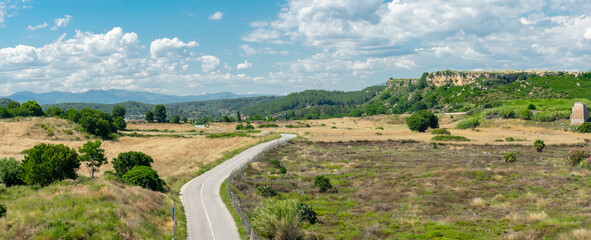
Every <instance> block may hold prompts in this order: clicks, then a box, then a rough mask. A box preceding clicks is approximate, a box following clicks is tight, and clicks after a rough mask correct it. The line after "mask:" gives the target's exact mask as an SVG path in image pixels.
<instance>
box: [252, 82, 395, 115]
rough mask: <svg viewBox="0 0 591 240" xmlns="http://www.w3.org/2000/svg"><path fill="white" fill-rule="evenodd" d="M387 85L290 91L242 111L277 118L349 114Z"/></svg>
mask: <svg viewBox="0 0 591 240" xmlns="http://www.w3.org/2000/svg"><path fill="white" fill-rule="evenodd" d="M384 89H386V86H372V87H368V88H365V89H362V90H359V91H350V92H343V91H325V90H306V91H303V92H296V93H291V94H289V95H287V96H285V97H282V98H278V99H275V100H273V101H269V102H266V103H262V104H258V105H253V106H250V107H246V108H244V109H243V110H242V112H243V113H244V114H245V115H251V116H252V115H255V114H258V115H260V116H269V117H275V118H279V119H318V118H332V117H341V116H346V115H349V114H350V112H351V111H352V110H353V109H356V108H357V107H358V106H360V105H363V104H365V103H366V102H367V101H368V100H370V99H372V98H374V97H375V96H376V95H378V94H379V93H380V92H382V91H384Z"/></svg>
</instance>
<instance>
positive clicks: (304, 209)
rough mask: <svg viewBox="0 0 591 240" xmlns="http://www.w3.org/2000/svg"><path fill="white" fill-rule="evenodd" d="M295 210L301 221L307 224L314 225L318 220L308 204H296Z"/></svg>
mask: <svg viewBox="0 0 591 240" xmlns="http://www.w3.org/2000/svg"><path fill="white" fill-rule="evenodd" d="M297 209H298V211H299V212H300V215H301V216H302V220H304V221H307V222H309V223H310V224H315V223H316V221H318V219H317V218H316V212H315V211H314V209H312V208H311V207H310V206H308V204H305V203H303V202H298V203H297Z"/></svg>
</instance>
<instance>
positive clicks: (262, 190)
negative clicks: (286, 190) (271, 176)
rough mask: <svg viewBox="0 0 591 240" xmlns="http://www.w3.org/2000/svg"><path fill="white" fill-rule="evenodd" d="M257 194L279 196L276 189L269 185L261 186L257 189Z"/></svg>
mask: <svg viewBox="0 0 591 240" xmlns="http://www.w3.org/2000/svg"><path fill="white" fill-rule="evenodd" d="M255 192H256V194H257V195H259V196H261V197H275V196H277V191H275V190H274V189H273V188H271V186H269V185H263V186H259V187H258V188H257V190H256V191H255Z"/></svg>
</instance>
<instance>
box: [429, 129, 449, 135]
mask: <svg viewBox="0 0 591 240" xmlns="http://www.w3.org/2000/svg"><path fill="white" fill-rule="evenodd" d="M431 134H434V135H451V133H450V132H449V130H447V129H445V128H436V129H433V130H431Z"/></svg>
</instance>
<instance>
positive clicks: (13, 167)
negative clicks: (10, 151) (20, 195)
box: [0, 158, 23, 187]
mask: <svg viewBox="0 0 591 240" xmlns="http://www.w3.org/2000/svg"><path fill="white" fill-rule="evenodd" d="M20 167H21V162H19V161H17V160H16V159H14V158H3V159H0V183H4V185H6V186H7V187H10V186H14V185H18V184H22V183H23V182H22V181H21V180H20V179H19V178H18V171H19V169H20Z"/></svg>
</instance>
